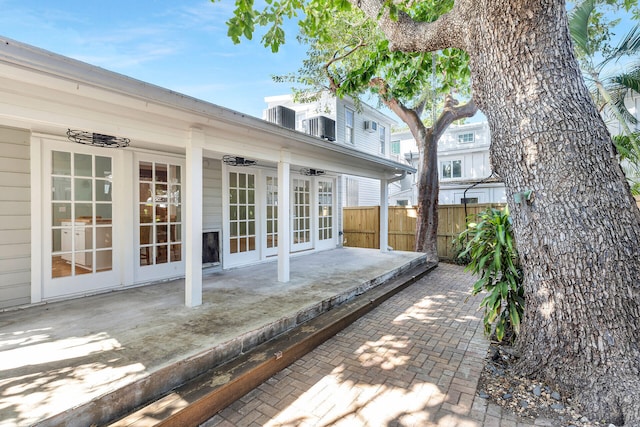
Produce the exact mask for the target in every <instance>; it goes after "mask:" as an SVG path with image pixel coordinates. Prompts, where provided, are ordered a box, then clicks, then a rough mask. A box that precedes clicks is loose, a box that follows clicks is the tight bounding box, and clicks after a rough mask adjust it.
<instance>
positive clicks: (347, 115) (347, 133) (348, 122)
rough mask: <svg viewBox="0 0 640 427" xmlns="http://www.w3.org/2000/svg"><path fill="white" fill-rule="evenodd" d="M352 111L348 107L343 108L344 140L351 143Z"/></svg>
mask: <svg viewBox="0 0 640 427" xmlns="http://www.w3.org/2000/svg"><path fill="white" fill-rule="evenodd" d="M354 115H355V113H354V111H353V110H350V109H349V108H347V107H345V108H344V142H346V143H349V144H353V137H354V135H353V123H354Z"/></svg>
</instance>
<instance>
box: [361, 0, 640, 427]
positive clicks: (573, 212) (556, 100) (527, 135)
mask: <svg viewBox="0 0 640 427" xmlns="http://www.w3.org/2000/svg"><path fill="white" fill-rule="evenodd" d="M358 3H361V4H362V8H363V10H365V11H366V12H367V13H368V14H369V16H371V17H372V18H373V17H376V16H377V15H376V13H377V12H378V11H379V10H380V7H381V3H380V1H378V0H359V2H358ZM380 25H381V28H382V29H383V30H384V31H385V33H386V34H387V37H388V38H389V39H390V41H391V42H392V46H394V48H398V49H402V50H412V51H419V50H422V51H431V50H436V49H441V48H444V47H459V48H461V49H464V50H466V51H467V52H468V53H469V55H470V58H471V67H472V69H471V73H472V82H473V89H474V98H475V100H476V103H477V104H478V106H479V107H480V109H481V110H482V111H483V112H484V113H485V114H486V116H487V118H488V120H489V125H490V127H491V136H492V147H491V156H492V165H493V168H494V170H495V171H496V172H497V173H498V174H500V176H501V177H502V178H503V179H504V181H505V184H506V187H507V197H508V201H509V206H510V210H511V215H512V218H513V223H514V230H515V237H516V240H517V246H518V250H519V252H520V256H521V262H522V266H523V269H524V286H525V290H526V298H527V305H526V308H525V319H524V324H523V326H522V333H521V336H520V339H519V346H520V349H521V352H522V359H521V362H520V366H519V367H520V370H521V371H522V372H523V373H525V374H527V375H530V376H534V377H537V378H540V379H543V380H545V381H548V382H550V383H554V384H556V385H557V386H558V387H559V388H561V390H563V391H565V392H571V393H573V394H574V396H575V401H576V402H577V403H579V404H580V405H581V406H582V410H583V411H584V413H585V414H586V415H588V416H590V418H591V419H594V420H598V421H599V420H606V421H608V422H613V423H615V424H616V425H621V424H622V423H623V422H624V423H625V425H640V349H639V345H640V284H639V282H638V279H639V277H640V212H639V211H638V208H637V207H636V205H635V202H634V199H633V197H632V196H631V192H630V190H629V186H628V184H627V181H626V179H625V177H624V175H623V173H622V170H621V168H620V166H619V163H618V161H617V158H616V153H615V149H614V147H613V144H612V142H611V138H610V135H609V133H608V131H607V129H606V127H605V125H604V123H603V121H602V119H601V118H600V116H599V114H598V112H597V111H596V108H595V106H594V104H593V102H592V100H591V99H590V97H589V93H588V91H587V89H586V87H585V85H584V83H583V80H582V77H581V74H580V70H579V68H578V65H577V63H576V60H575V58H574V56H573V51H572V45H571V40H570V36H569V31H568V28H567V13H566V9H565V3H564V1H561V0H457V1H456V3H455V6H454V9H453V10H452V11H451V12H450V13H449V14H447V15H443V16H442V17H441V18H440V19H439V20H438V21H436V22H435V23H433V24H425V23H416V22H413V21H411V19H410V18H409V17H408V16H406V15H402V14H401V15H400V18H399V20H397V21H396V20H393V19H389V18H388V15H386V16H382V17H381V20H380ZM528 190H531V191H532V192H533V193H532V194H533V196H532V198H531V199H530V200H524V201H521V202H520V203H517V202H516V198H517V199H521V197H517V196H521V195H522V194H519V193H522V192H525V191H528Z"/></svg>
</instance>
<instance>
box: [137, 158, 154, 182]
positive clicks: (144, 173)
mask: <svg viewBox="0 0 640 427" xmlns="http://www.w3.org/2000/svg"><path fill="white" fill-rule="evenodd" d="M138 176H139V177H140V181H152V180H153V179H152V178H153V163H151V162H140V168H139V175H138Z"/></svg>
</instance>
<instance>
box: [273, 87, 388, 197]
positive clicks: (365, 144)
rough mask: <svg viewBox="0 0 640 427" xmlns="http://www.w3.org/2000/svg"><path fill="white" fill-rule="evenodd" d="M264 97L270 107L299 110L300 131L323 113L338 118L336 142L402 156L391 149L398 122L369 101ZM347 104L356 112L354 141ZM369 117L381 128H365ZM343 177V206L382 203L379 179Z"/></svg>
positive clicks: (382, 155) (357, 148)
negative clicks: (353, 193)
mask: <svg viewBox="0 0 640 427" xmlns="http://www.w3.org/2000/svg"><path fill="white" fill-rule="evenodd" d="M265 101H266V103H267V108H272V107H275V106H279V105H280V106H284V107H287V108H290V109H292V110H294V111H296V130H298V131H300V132H305V131H306V129H305V128H304V125H303V120H305V119H309V118H312V117H315V116H319V115H322V116H325V117H329V118H330V119H332V120H335V122H336V140H335V142H333V143H335V144H341V145H346V146H350V147H354V148H355V149H356V150H359V151H363V152H366V153H369V154H374V155H377V156H381V157H385V158H388V159H394V160H396V161H398V159H399V156H396V155H392V154H391V153H390V151H391V147H390V140H391V127H392V125H393V124H394V123H395V122H394V121H393V119H391V118H390V117H388V116H386V115H384V114H382V113H380V112H379V111H378V110H376V109H375V108H372V107H370V106H368V105H366V104H361V105H359V106H358V107H356V105H355V104H354V103H353V101H352V100H351V99H349V98H342V99H340V98H335V97H332V96H329V95H327V94H324V95H323V96H322V97H321V98H320V99H319V100H318V101H317V102H314V103H306V104H300V103H295V102H293V101H292V98H291V95H281V96H274V97H268V98H266V99H265ZM345 108H348V109H350V110H352V111H353V112H354V123H353V133H354V137H353V144H351V143H349V142H347V141H346V136H345V135H346V125H345V117H346V115H345ZM265 117H266V113H265ZM366 121H375V122H376V123H377V124H378V130H376V131H375V132H369V131H367V130H366V129H365V122H366ZM380 126H382V127H384V152H381V143H380ZM347 179H349V180H355V181H357V182H358V188H359V194H358V197H357V199H358V201H357V202H355V203H354V201H353V198H354V197H348V195H347V193H346V191H347V189H348V188H349V185H348V184H347ZM340 181H341V183H342V187H344V189H345V192H343V193H342V194H341V197H340V199H339V200H340V201H341V203H342V204H343V205H344V206H372V205H379V204H380V183H379V182H378V180H375V179H367V178H361V177H357V176H348V177H344V178H342V179H341V180H340Z"/></svg>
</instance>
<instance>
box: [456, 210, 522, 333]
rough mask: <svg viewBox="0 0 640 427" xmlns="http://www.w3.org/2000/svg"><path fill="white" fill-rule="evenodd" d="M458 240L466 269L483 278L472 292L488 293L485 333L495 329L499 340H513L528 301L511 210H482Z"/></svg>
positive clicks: (475, 284) (485, 309)
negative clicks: (465, 261)
mask: <svg viewBox="0 0 640 427" xmlns="http://www.w3.org/2000/svg"><path fill="white" fill-rule="evenodd" d="M456 241H457V244H459V245H460V246H461V247H462V248H463V250H462V252H460V254H459V255H458V257H459V258H465V257H467V258H468V259H469V263H468V264H467V266H466V267H465V271H470V272H472V273H473V274H474V275H476V276H479V277H480V278H479V279H478V280H477V281H476V282H475V283H474V285H473V289H472V294H473V295H477V294H478V293H480V292H481V291H483V290H484V291H486V292H487V295H486V296H485V297H484V298H483V299H482V301H481V302H480V308H484V318H483V321H484V330H485V334H486V335H487V336H491V333H492V331H495V332H494V333H495V338H496V339H497V340H498V341H503V340H504V339H506V340H507V341H509V342H513V341H514V340H515V338H516V336H517V335H518V333H519V332H520V322H521V320H522V317H523V314H524V303H525V301H524V289H523V287H522V270H521V268H520V264H519V262H518V253H517V250H516V247H515V240H514V238H513V235H512V231H511V218H510V216H509V212H508V210H505V211H500V210H498V209H494V208H489V209H486V210H485V211H483V212H480V213H479V214H478V215H477V222H470V223H468V224H467V229H466V230H465V231H463V232H462V233H460V235H458V237H457V238H456Z"/></svg>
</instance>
